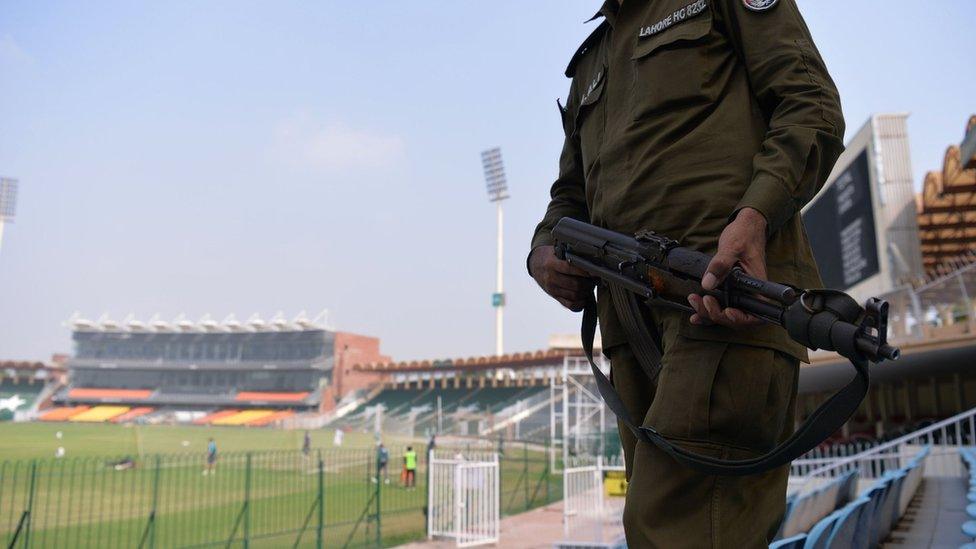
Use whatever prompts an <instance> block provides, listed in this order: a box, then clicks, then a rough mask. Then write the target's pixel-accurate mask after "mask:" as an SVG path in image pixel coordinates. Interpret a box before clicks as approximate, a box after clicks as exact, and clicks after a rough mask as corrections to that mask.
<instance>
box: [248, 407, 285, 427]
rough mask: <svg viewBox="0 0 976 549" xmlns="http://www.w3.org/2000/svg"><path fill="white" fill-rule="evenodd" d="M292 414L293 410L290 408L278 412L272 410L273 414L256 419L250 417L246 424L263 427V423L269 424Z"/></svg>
mask: <svg viewBox="0 0 976 549" xmlns="http://www.w3.org/2000/svg"><path fill="white" fill-rule="evenodd" d="M293 415H295V412H293V411H292V410H281V411H280V412H274V413H273V414H270V415H267V416H263V417H259V418H257V419H252V420H251V421H249V422H247V423H246V425H249V426H251V427H263V426H265V425H271V424H272V423H275V422H276V421H281V420H283V419H287V418H290V417H291V416H293Z"/></svg>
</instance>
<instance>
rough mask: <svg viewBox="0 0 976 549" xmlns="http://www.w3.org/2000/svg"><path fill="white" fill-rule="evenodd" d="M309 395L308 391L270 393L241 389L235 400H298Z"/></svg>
mask: <svg viewBox="0 0 976 549" xmlns="http://www.w3.org/2000/svg"><path fill="white" fill-rule="evenodd" d="M308 395H309V393H308V391H305V392H304V393H270V392H265V391H241V392H239V393H237V396H236V397H234V400H238V401H247V400H261V401H264V402H298V401H300V400H303V399H304V398H305V397H307V396H308Z"/></svg>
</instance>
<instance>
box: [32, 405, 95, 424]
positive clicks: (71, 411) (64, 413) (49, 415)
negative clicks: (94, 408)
mask: <svg viewBox="0 0 976 549" xmlns="http://www.w3.org/2000/svg"><path fill="white" fill-rule="evenodd" d="M89 408H91V406H67V407H62V408H54V409H53V410H48V411H47V412H44V414H42V415H41V417H39V418H38V419H40V420H41V421H65V420H66V419H68V418H70V417H71V416H73V415H75V414H80V413H82V412H84V411H85V410H87V409H89Z"/></svg>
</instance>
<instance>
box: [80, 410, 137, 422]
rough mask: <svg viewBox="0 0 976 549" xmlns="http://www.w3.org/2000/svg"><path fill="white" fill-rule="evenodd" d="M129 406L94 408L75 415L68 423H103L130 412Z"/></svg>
mask: <svg viewBox="0 0 976 549" xmlns="http://www.w3.org/2000/svg"><path fill="white" fill-rule="evenodd" d="M129 409H130V408H129V407H128V406H94V407H92V408H89V409H87V410H85V411H83V412H81V413H79V414H73V415H72V416H71V417H69V418H68V421H72V422H82V423H103V422H105V421H108V420H110V419H112V418H114V417H117V416H120V415H122V414H124V413H126V412H128V411H129Z"/></svg>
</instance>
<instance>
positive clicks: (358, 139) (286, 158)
mask: <svg viewBox="0 0 976 549" xmlns="http://www.w3.org/2000/svg"><path fill="white" fill-rule="evenodd" d="M271 152H272V156H273V157H274V158H275V159H276V160H278V161H280V162H283V163H285V164H287V165H289V166H291V167H294V168H300V169H309V170H314V171H317V172H336V171H351V170H363V169H367V170H374V169H377V168H387V167H389V166H392V165H395V164H398V163H399V162H401V161H402V160H403V158H404V155H405V146H404V143H403V140H402V139H401V138H400V137H399V136H397V135H391V134H386V133H383V132H377V131H373V130H370V129H364V128H353V127H350V126H347V125H345V124H342V123H329V124H324V125H323V124H317V123H315V122H314V121H313V120H312V119H311V118H310V117H308V116H300V117H296V118H292V119H289V120H287V121H284V122H282V123H281V124H279V125H278V127H277V128H276V129H275V132H274V142H273V145H272V150H271Z"/></svg>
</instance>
